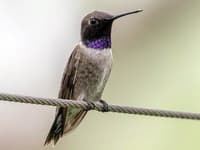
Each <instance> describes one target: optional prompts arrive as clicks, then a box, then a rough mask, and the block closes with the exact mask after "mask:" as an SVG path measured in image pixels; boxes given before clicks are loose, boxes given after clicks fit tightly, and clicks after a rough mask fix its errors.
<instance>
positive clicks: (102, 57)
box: [45, 10, 142, 144]
mask: <svg viewBox="0 0 200 150" xmlns="http://www.w3.org/2000/svg"><path fill="white" fill-rule="evenodd" d="M141 11H142V10H136V11H131V12H128V13H123V14H120V15H116V16H113V15H110V14H108V13H105V12H101V11H94V12H92V13H90V14H88V15H86V16H85V17H84V18H83V20H82V23H81V41H80V43H79V44H77V45H76V47H75V49H74V50H73V52H72V54H71V56H70V58H69V60H68V64H67V67H66V69H65V71H64V74H63V78H62V83H61V88H60V92H59V96H58V97H59V98H61V99H72V100H87V101H91V102H94V101H98V100H100V99H101V95H102V92H103V90H104V87H105V85H106V82H107V80H108V77H109V75H110V72H111V68H112V50H111V29H112V23H113V21H114V20H116V19H118V18H120V17H123V16H126V15H130V14H134V13H138V12H141ZM86 113H87V111H85V110H81V109H78V108H70V107H69V108H63V107H58V108H57V112H56V116H55V120H54V122H53V125H52V127H51V129H50V131H49V134H48V136H47V138H46V141H45V144H49V143H50V142H51V141H54V144H56V143H57V141H58V140H59V139H60V138H61V137H62V136H63V135H64V134H66V133H68V132H69V131H72V130H73V129H75V128H76V127H77V126H78V125H79V124H80V122H81V121H82V119H83V118H84V116H85V115H86Z"/></svg>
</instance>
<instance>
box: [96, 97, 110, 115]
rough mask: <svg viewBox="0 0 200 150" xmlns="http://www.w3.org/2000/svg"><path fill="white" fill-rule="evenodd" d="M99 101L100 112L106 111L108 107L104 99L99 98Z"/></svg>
mask: <svg viewBox="0 0 200 150" xmlns="http://www.w3.org/2000/svg"><path fill="white" fill-rule="evenodd" d="M98 102H99V103H101V104H102V105H103V107H102V112H108V111H109V107H108V103H107V102H106V101H104V100H99V101H98Z"/></svg>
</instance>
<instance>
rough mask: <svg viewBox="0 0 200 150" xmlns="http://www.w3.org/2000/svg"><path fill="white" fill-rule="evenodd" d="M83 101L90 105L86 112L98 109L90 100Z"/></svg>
mask: <svg viewBox="0 0 200 150" xmlns="http://www.w3.org/2000/svg"><path fill="white" fill-rule="evenodd" d="M83 101H84V102H86V103H87V104H88V108H87V109H86V111H89V110H92V109H94V108H95V107H96V106H95V104H94V103H93V102H92V101H90V100H87V99H83Z"/></svg>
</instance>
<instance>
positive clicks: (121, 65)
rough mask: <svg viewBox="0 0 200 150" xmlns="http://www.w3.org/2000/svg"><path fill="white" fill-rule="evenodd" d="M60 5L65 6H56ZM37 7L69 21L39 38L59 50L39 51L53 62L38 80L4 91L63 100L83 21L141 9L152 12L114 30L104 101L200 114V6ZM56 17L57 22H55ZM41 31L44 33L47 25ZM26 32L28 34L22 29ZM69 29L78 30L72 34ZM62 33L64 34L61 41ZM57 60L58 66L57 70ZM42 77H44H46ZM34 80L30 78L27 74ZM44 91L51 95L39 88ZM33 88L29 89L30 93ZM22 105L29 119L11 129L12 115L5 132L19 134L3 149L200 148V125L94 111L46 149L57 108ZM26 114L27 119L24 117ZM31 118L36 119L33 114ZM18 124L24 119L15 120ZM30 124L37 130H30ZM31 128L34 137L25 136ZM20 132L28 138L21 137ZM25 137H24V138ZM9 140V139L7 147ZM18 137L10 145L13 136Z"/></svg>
mask: <svg viewBox="0 0 200 150" xmlns="http://www.w3.org/2000/svg"><path fill="white" fill-rule="evenodd" d="M16 3H17V2H16ZM56 3H59V4H58V5H55V4H56ZM36 4H37V5H36ZM36 4H35V6H34V8H35V9H33V12H35V11H36V9H37V8H38V7H40V9H41V10H43V8H44V9H45V10H46V11H47V12H45V14H46V13H47V14H46V15H47V16H48V11H49V12H51V11H52V10H53V13H52V14H55V12H59V13H57V14H56V15H55V16H53V17H54V19H55V18H59V19H60V20H62V21H63V20H64V21H63V22H62V21H60V20H58V22H52V23H51V24H48V23H47V24H45V26H44V27H46V25H48V27H49V28H51V32H40V33H39V34H38V35H39V36H42V35H47V34H48V36H50V37H51V36H53V37H54V38H53V39H50V38H49V39H48V38H47V39H46V38H41V39H40V40H39V41H40V42H41V43H44V42H46V43H47V45H48V44H49V43H51V44H52V43H54V46H52V47H51V48H52V49H51V51H50V52H49V51H48V50H47V51H43V47H42V46H40V45H38V47H39V48H41V49H42V50H41V51H40V52H38V53H37V54H38V55H37V56H39V55H40V54H41V53H42V55H43V57H41V58H40V59H39V58H38V60H37V62H39V64H40V62H41V64H43V63H44V62H43V58H46V57H48V59H46V61H47V62H45V63H46V66H44V68H41V71H40V70H39V71H38V72H37V74H35V75H36V76H37V77H35V75H34V77H32V79H30V78H26V79H27V81H26V82H25V83H24V84H23V85H21V84H20V83H21V82H22V81H24V80H25V79H24V78H23V79H22V78H20V77H19V79H21V80H18V82H16V84H15V88H13V89H10V87H11V85H12V84H11V83H8V82H4V84H3V85H1V88H2V90H3V92H4V91H6V92H12V93H13V92H14V93H17V94H21V93H22V94H26V95H34V96H44V97H56V96H57V92H58V89H59V83H60V79H61V76H62V72H63V68H64V66H65V63H66V61H67V58H68V56H69V54H70V52H71V50H72V49H73V46H74V45H75V43H77V40H79V30H80V21H81V19H82V18H83V16H85V15H86V14H87V13H89V12H91V11H93V10H103V11H106V12H110V13H112V14H118V13H121V12H126V11H130V10H135V9H139V8H140V9H144V12H142V13H139V14H136V15H132V16H127V17H124V18H122V19H119V20H117V21H116V22H115V23H114V24H113V30H112V44H113V46H112V49H113V57H114V66H113V70H112V73H111V76H110V79H109V81H108V84H107V86H106V88H105V91H104V94H103V99H105V100H107V101H108V102H109V103H113V104H121V105H133V106H140V107H148V108H159V109H171V110H180V111H191V112H199V110H200V59H199V58H200V51H199V50H200V44H199V43H200V28H199V27H200V19H199V16H200V1H197V0H196V1H195V0H192V1H186V0H183V1H181V0H173V1H172V0H169V1H164V0H140V1H139V0H138V1H137V0H124V1H120V0H115V1H108V0H101V1H97V0H93V1H92V0H85V1H80V0H78V1H74V2H72V1H68V2H67V1H61V0H59V1H57V2H55V1H48V2H47V1H45V2H43V3H42V5H40V2H39V1H38V3H36ZM11 5H12V4H11ZM20 5H21V4H20ZM48 5H51V7H49V8H50V9H47V8H46V7H47V6H48ZM8 6H10V5H8ZM26 6H27V5H26ZM30 6H32V4H30ZM54 7H56V10H54ZM68 8H70V9H68ZM66 13H67V15H68V16H71V15H73V17H69V18H67V17H66V16H65V14H66ZM40 15H44V13H38V14H37V15H35V13H33V14H32V16H31V17H33V18H37V17H38V16H40ZM44 17H45V15H44ZM48 17H49V19H50V20H51V16H48ZM37 21H38V20H37ZM59 21H60V22H59ZM40 22H42V20H40ZM53 23H58V26H57V28H52V26H53ZM39 25H40V24H39ZM39 25H38V28H40V27H41V26H39ZM41 25H42V23H41ZM27 26H28V25H27ZM20 27H22V28H23V26H22V25H20ZM34 27H35V26H33V27H32V28H34ZM27 30H29V29H27ZM67 30H71V31H70V32H68V31H67ZM49 31H50V29H49ZM57 31H58V32H60V33H62V34H58V35H57ZM20 33H21V32H20ZM20 33H19V34H20ZM27 35H28V37H29V36H31V35H29V34H28V32H27ZM36 39H37V38H36ZM44 40H45V41H44ZM67 41H68V43H67V44H66V43H65V42H67ZM37 42H38V41H37V40H36V45H37V44H38V43H37ZM22 44H23V42H22ZM59 46H60V47H59ZM45 48H46V47H45ZM66 48H67V49H66ZM36 49H37V48H36ZM18 52H19V51H18ZM33 54H34V53H33ZM55 54H56V55H55ZM66 55H67V58H66ZM44 56H46V57H44ZM30 57H33V58H35V59H33V60H31V62H32V63H33V64H34V62H35V61H36V54H35V55H31V56H30ZM55 57H56V58H55ZM22 60H23V59H22ZM16 62H18V60H17V61H16ZM23 62H26V63H29V62H30V61H28V60H26V59H24V61H23ZM49 62H50V63H51V65H49ZM5 65H6V63H5ZM47 66H48V68H47ZM38 67H39V66H38ZM36 68H37V67H36ZM46 68H47V69H48V70H51V71H50V73H51V75H50V73H49V72H48V73H47V72H46V71H44V70H45V69H46ZM18 69H19V68H18ZM26 69H27V70H26ZM6 71H7V73H9V72H10V71H9V68H6V69H5V70H4V72H6ZM21 71H23V72H25V74H26V73H28V72H29V67H27V68H26V67H25V68H23V70H21ZM42 71H44V72H42ZM19 72H20V71H18V72H14V74H15V75H16V74H17V73H18V74H17V75H19V76H20V73H19ZM55 72H56V73H57V74H56V73H55ZM40 73H43V76H42V77H41V75H40ZM27 76H29V75H28V74H27ZM0 77H1V78H0V80H1V81H5V80H4V79H5V78H3V77H2V76H0ZM29 80H32V81H35V83H32V82H29ZM12 83H13V82H12ZM43 84H44V85H46V86H47V88H46V87H45V86H44V85H43ZM40 86H44V87H43V89H41V88H39V89H38V87H40ZM5 87H6V88H5ZM16 87H17V89H16ZM27 87H28V88H29V90H27ZM1 105H2V108H5V105H6V106H7V107H6V108H10V107H14V106H13V104H12V106H11V104H8V103H7V104H1ZM16 105H17V108H16V112H15V114H17V113H18V115H20V116H21V117H19V119H21V120H20V122H23V121H24V123H21V124H20V125H16V126H17V127H16V128H11V126H12V125H8V124H9V123H13V122H12V121H13V119H12V115H8V116H6V118H8V117H10V120H12V121H8V122H6V121H7V120H6V119H4V120H3V122H4V126H6V127H7V128H6V130H10V128H11V129H13V132H14V134H13V133H10V134H7V132H3V134H2V135H1V136H0V139H2V140H4V142H3V143H4V144H3V145H4V146H2V149H8V150H18V149H19V150H22V149H24V150H25V149H30V150H39V149H44V150H51V149H54V150H64V149H67V150H88V149H95V150H103V149H104V150H107V149H109V150H121V149H125V150H133V149H134V150H168V149H176V150H188V149H191V148H192V149H193V150H199V149H200V143H199V139H200V122H198V121H189V120H178V119H167V118H155V117H145V116H135V115H127V114H116V113H98V112H96V111H92V112H90V113H88V115H87V116H86V118H85V119H84V120H83V122H82V123H81V125H80V126H79V127H78V128H77V129H76V130H75V131H74V132H72V133H71V134H69V135H67V136H65V137H64V138H62V140H60V142H59V143H58V144H57V145H56V146H55V147H52V146H51V145H50V146H48V147H43V146H42V144H43V142H44V140H45V137H46V135H47V133H48V130H49V128H50V126H51V123H52V121H53V118H54V111H55V108H53V107H52V108H49V107H46V106H31V105H30V106H29V105H22V104H16ZM0 107H1V106H0ZM22 107H23V108H22ZM25 107H26V108H25ZM22 109H23V110H24V111H23V112H21V114H20V113H19V112H20V110H22ZM12 111H13V109H6V110H5V109H4V110H2V109H1V111H0V113H1V114H2V115H0V118H1V117H5V113H6V114H8V113H13V112H12ZM24 113H25V114H26V115H27V116H23V117H22V114H24ZM31 114H32V115H33V116H30V115H31ZM41 116H42V117H41ZM31 117H33V118H31ZM28 119H30V120H32V122H31V123H30V122H29V121H30V120H28ZM15 122H17V121H16V120H15ZM34 123H35V124H34ZM26 126H29V127H30V126H31V127H30V128H27V127H26ZM8 127H10V128H8ZM24 128H25V129H26V132H23V131H24ZM14 129H16V130H20V131H22V132H19V133H15V132H16V131H15V130H14ZM4 130H5V129H4ZM11 131H12V130H11ZM20 134H23V135H24V136H19V135H20ZM4 136H7V138H6V139H7V141H6V140H5V138H4ZM11 136H12V138H11V140H10V138H9V137H11ZM19 137H20V138H19ZM16 140H17V141H18V142H16ZM24 141H25V142H24ZM5 143H7V144H5ZM10 143H11V144H10ZM12 143H14V144H12ZM23 143H24V145H23ZM0 145H1V144H0ZM10 145H12V146H10ZM9 146H10V147H9Z"/></svg>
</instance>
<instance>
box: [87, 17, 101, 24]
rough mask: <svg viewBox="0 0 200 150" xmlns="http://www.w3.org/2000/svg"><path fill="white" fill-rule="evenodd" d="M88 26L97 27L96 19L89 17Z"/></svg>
mask: <svg viewBox="0 0 200 150" xmlns="http://www.w3.org/2000/svg"><path fill="white" fill-rule="evenodd" d="M89 24H91V25H97V24H99V21H98V20H97V19H96V18H94V17H91V18H90V20H89Z"/></svg>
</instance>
